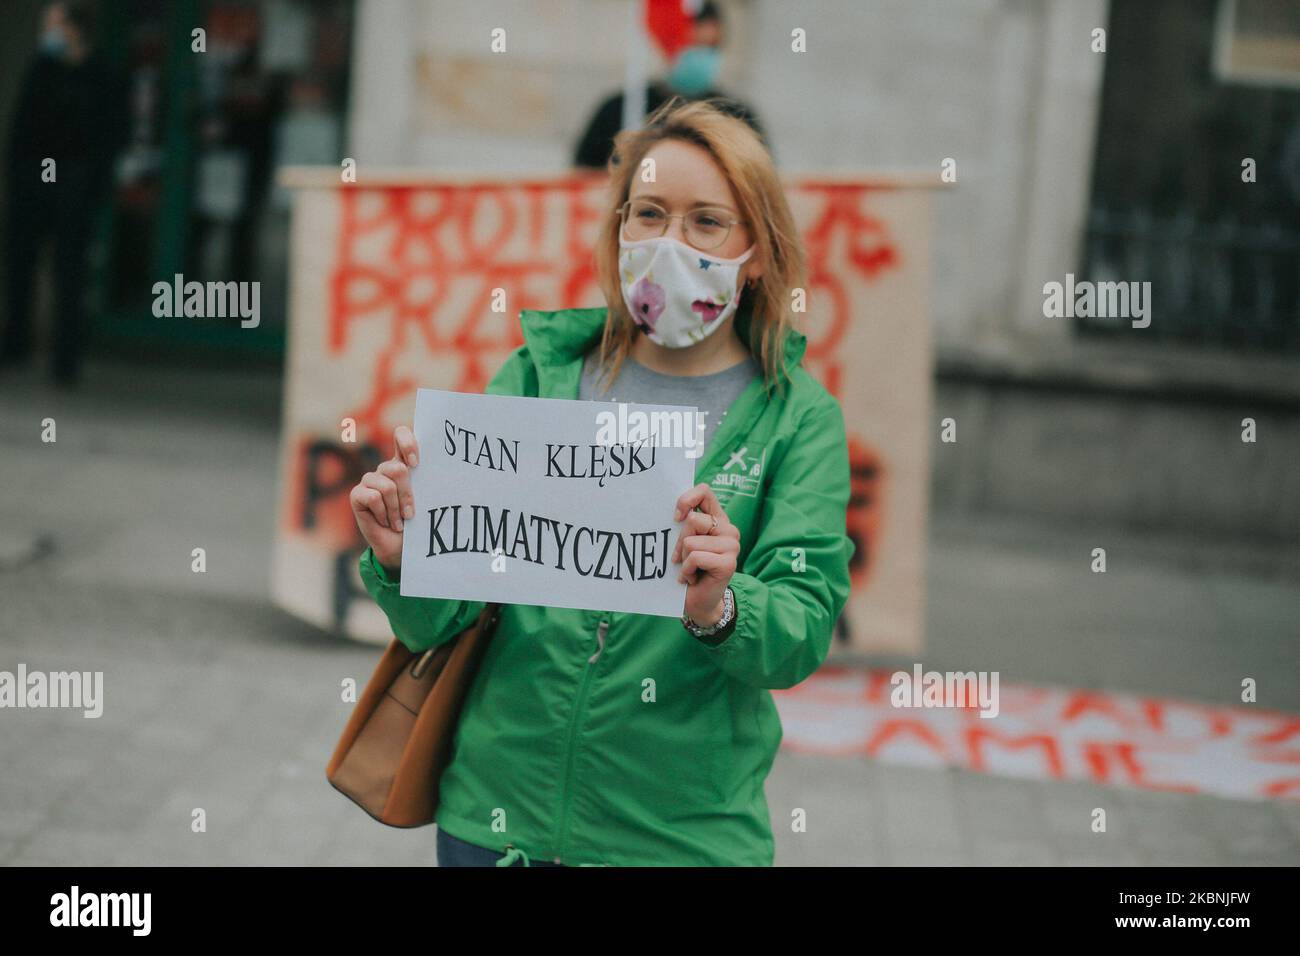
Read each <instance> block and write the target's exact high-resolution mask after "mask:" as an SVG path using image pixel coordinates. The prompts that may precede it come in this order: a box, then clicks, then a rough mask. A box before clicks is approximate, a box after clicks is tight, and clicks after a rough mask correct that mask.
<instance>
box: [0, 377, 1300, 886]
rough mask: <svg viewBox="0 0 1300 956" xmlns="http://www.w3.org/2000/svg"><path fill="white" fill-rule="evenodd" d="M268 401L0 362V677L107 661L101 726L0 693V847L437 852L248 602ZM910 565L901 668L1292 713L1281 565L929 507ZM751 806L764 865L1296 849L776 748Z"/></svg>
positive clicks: (348, 651) (1111, 798) (1141, 798)
mask: <svg viewBox="0 0 1300 956" xmlns="http://www.w3.org/2000/svg"><path fill="white" fill-rule="evenodd" d="M277 401H278V382H277V380H276V378H275V376H273V375H267V374H262V373H257V372H254V371H245V372H241V373H239V374H232V373H229V372H222V373H220V374H219V375H218V374H215V373H210V372H206V373H200V372H193V371H169V372H158V373H153V372H150V373H149V374H148V375H141V374H140V373H139V372H138V371H137V370H135V369H132V368H130V367H121V366H113V365H108V364H97V365H94V366H92V367H91V369H90V372H89V374H88V376H87V385H86V387H85V388H84V389H83V390H82V391H80V392H76V393H72V394H63V393H56V392H53V391H51V390H50V389H49V388H48V386H46V385H44V383H43V381H42V380H41V379H40V378H39V377H37V376H35V375H34V374H27V375H18V376H13V375H9V376H7V377H5V378H2V379H0V448H2V449H3V452H0V487H3V488H4V489H6V492H7V493H6V494H5V495H4V497H3V499H2V500H0V528H3V531H0V555H4V556H5V557H6V558H7V560H6V561H4V562H0V670H11V671H12V670H14V669H15V668H16V667H17V665H18V664H19V662H22V663H25V664H26V665H27V666H28V668H30V669H34V670H62V669H75V670H81V671H86V670H89V671H95V670H102V671H103V672H104V674H105V705H104V715H103V716H102V717H100V718H98V719H86V718H84V717H82V716H81V714H80V713H79V712H75V711H60V710H25V709H24V710H8V709H6V710H0V730H2V732H0V766H2V767H4V771H3V773H0V864H10V865H24V864H91V865H94V864H102V865H130V864H179V865H229V864H266V865H282V864H309V865H340V864H342V865H346V864H379V865H387V864H399V865H417V866H418V865H432V864H433V861H434V831H433V829H432V828H423V829H419V830H409V831H408V830H395V829H390V828H387V827H383V826H381V825H379V824H376V823H375V822H373V821H372V820H370V819H369V818H368V817H366V816H365V814H364V813H362V812H361V811H360V810H358V809H357V808H356V807H354V806H353V805H352V804H351V803H350V802H348V801H347V800H346V799H345V798H343V797H342V796H341V795H339V794H338V793H336V792H334V791H333V790H332V789H331V788H330V787H329V786H328V784H327V783H326V782H325V780H324V764H325V761H326V760H327V759H328V756H329V753H330V751H331V749H332V747H333V744H334V742H335V740H336V739H337V736H338V733H339V731H340V730H341V728H342V726H343V723H344V721H345V720H346V718H347V713H348V707H349V705H346V704H344V703H343V702H342V701H341V700H340V693H339V688H340V681H341V680H342V679H343V678H344V677H348V676H351V677H355V678H356V679H357V680H358V681H359V682H364V680H365V678H366V677H367V676H368V674H369V672H370V669H371V667H372V666H373V663H374V661H375V658H376V655H377V650H376V649H375V648H373V647H366V646H360V645H355V644H351V643H348V642H344V641H340V640H339V639H336V638H334V637H332V636H329V635H326V634H323V633H321V632H319V631H317V630H315V629H314V628H311V627H309V626H307V625H305V624H302V623H301V622H299V621H297V620H295V619H293V618H292V617H290V616H288V615H287V614H284V613H283V612H281V611H279V610H277V609H275V608H274V607H273V606H271V604H270V602H269V599H268V597H267V590H268V589H267V583H266V581H267V574H268V570H269V563H270V562H269V547H270V534H271V528H272V522H271V519H270V514H271V510H272V507H273V502H274V501H275V495H276V475H275V467H276V429H277V427H278V421H279V418H278V409H277ZM46 417H53V418H55V420H56V422H57V428H58V433H57V435H58V441H57V442H56V443H54V444H52V445H51V444H43V443H42V442H41V441H40V438H39V435H40V428H41V426H40V422H41V419H43V418H46ZM1097 541H1105V542H1107V543H1108V545H1109V547H1110V549H1111V554H1112V555H1115V554H1117V553H1118V554H1119V555H1123V563H1124V564H1125V565H1126V567H1125V568H1124V569H1123V571H1122V573H1118V574H1112V575H1111V577H1110V578H1109V579H1108V581H1107V587H1108V588H1109V590H1108V591H1107V592H1106V593H1105V595H1104V600H1099V595H1097V594H1088V593H1086V592H1085V591H1084V588H1083V587H1081V586H1080V584H1079V582H1078V580H1077V579H1076V575H1078V573H1079V572H1078V555H1079V554H1080V553H1083V554H1087V553H1088V552H1089V551H1090V549H1091V547H1093V546H1096V545H1095V542H1097ZM196 546H202V547H204V548H206V549H207V554H208V571H207V573H206V574H202V575H200V574H194V573H193V572H192V571H191V570H190V550H191V549H192V548H193V547H196ZM930 554H931V557H930V566H929V611H928V615H929V623H928V630H929V645H928V647H927V654H926V657H925V663H926V666H927V667H937V668H940V669H942V668H945V667H946V666H952V667H954V668H961V669H965V668H968V667H971V666H979V667H982V668H988V669H995V668H1002V669H1004V670H1005V671H1007V672H1008V674H1014V679H1016V680H1020V681H1026V682H1035V683H1045V684H1050V683H1056V684H1064V685H1066V686H1081V687H1082V686H1087V687H1098V688H1104V689H1108V690H1114V691H1137V692H1143V693H1154V694H1160V695H1168V696H1178V697H1183V698H1188V699H1193V700H1203V701H1207V702H1215V703H1232V702H1233V701H1234V696H1233V695H1234V694H1235V693H1236V689H1235V683H1234V682H1235V679H1236V678H1235V677H1233V676H1232V675H1237V674H1241V673H1253V674H1258V675H1260V682H1261V695H1262V697H1264V698H1266V699H1264V700H1262V701H1261V702H1262V703H1265V704H1266V705H1267V706H1268V707H1270V708H1272V709H1278V710H1283V711H1289V712H1293V713H1300V673H1298V670H1300V665H1298V663H1297V658H1298V655H1297V640H1296V639H1297V634H1296V621H1297V619H1298V618H1300V615H1297V610H1300V603H1298V601H1297V585H1296V574H1295V568H1296V566H1297V562H1296V560H1295V555H1294V554H1293V553H1290V552H1286V553H1279V552H1277V551H1276V550H1269V549H1267V548H1260V547H1257V546H1255V545H1252V544H1251V543H1249V542H1237V543H1225V542H1218V541H1216V542H1204V541H1190V542H1189V541H1161V540H1158V539H1155V538H1152V537H1151V536H1146V535H1133V534H1121V533H1119V532H1116V531H1114V530H1113V529H1093V528H1078V527H1073V528H1063V527H1059V526H1056V525H1052V524H1047V523H1036V522H1027V521H1025V520H1024V519H1016V520H1013V519H1009V518H994V517H986V518H982V519H979V520H973V519H968V518H966V519H957V518H954V517H951V516H945V515H944V514H943V513H942V512H939V513H938V514H936V517H935V520H934V521H933V523H932V530H931V552H930ZM1114 560H1115V558H1114V557H1112V561H1114ZM972 660H974V661H977V662H978V663H977V664H975V665H973V664H972ZM1225 675H1227V676H1225ZM1007 679H1012V678H1011V677H1010V676H1008V678H1007ZM767 794H768V801H769V805H770V808H771V812H772V819H773V828H774V832H775V833H776V840H777V863H778V865H833V866H843V865H894V864H904V865H938V866H958V865H990V864H1004V863H1005V864H1017V865H1018V864H1046V865H1153V864H1154V865H1190V864H1211V865H1219V864H1245V865H1296V864H1297V863H1300V803H1296V802H1281V801H1270V802H1246V801H1233V800H1224V799H1219V798H1215V797H1206V796H1188V795H1184V794H1162V793H1148V792H1142V791H1135V790H1120V789H1112V788H1106V787H1101V786H1097V785H1095V784H1090V783H1079V782H1051V781H1035V780H1021V779H1010V778H1002V777H994V776H988V775H983V774H976V773H968V772H964V771H960V770H954V769H948V770H931V769H919V768H912V767H905V766H894V765H887V764H881V763H877V762H873V761H868V760H865V759H860V758H830V757H814V756H808V755H798V754H792V753H786V752H783V753H782V754H780V756H779V757H778V758H777V762H776V765H775V767H774V769H773V772H772V775H771V777H770V778H769V780H768V784H767ZM1099 806H1100V807H1104V808H1106V810H1107V819H1108V830H1107V832H1106V833H1104V834H1095V833H1093V832H1091V829H1090V822H1091V812H1092V809H1093V808H1094V807H1099ZM195 808H202V809H203V810H204V811H205V813H206V818H207V832H206V833H193V832H192V829H191V819H192V817H191V815H192V813H193V811H194V809H195ZM796 810H802V811H803V816H804V817H805V818H806V821H807V825H806V830H805V831H803V832H793V830H792V813H794V811H796Z"/></svg>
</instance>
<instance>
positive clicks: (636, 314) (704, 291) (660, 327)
mask: <svg viewBox="0 0 1300 956" xmlns="http://www.w3.org/2000/svg"><path fill="white" fill-rule="evenodd" d="M754 249H755V247H754V246H750V247H749V248H748V249H747V250H745V252H744V253H743V254H742V255H740V256H739V257H737V258H735V259H719V258H718V257H717V256H711V255H709V254H708V253H705V252H700V251H699V250H698V249H695V248H692V247H691V246H688V245H686V243H684V242H679V241H678V240H676V239H673V238H672V237H670V236H656V237H654V238H652V239H637V240H634V241H628V240H626V239H622V238H620V239H619V254H618V264H619V273H620V275H621V285H622V287H623V301H624V302H626V303H627V307H628V310H629V311H630V312H631V313H632V318H633V319H634V320H635V321H636V324H637V325H638V326H640V327H641V329H642V331H643V332H645V334H646V337H647V338H648V339H650V341H651V342H654V343H655V344H656V345H662V346H664V347H665V348H670V349H684V348H688V347H689V346H692V345H694V344H695V343H697V342H702V341H703V340H704V339H705V338H707V337H708V336H709V335H711V334H712V333H713V331H714V330H715V329H718V328H720V327H721V326H722V325H724V324H725V323H726V320H727V317H728V316H730V315H731V314H732V313H733V312H735V311H736V303H737V302H738V301H739V298H740V295H739V288H738V282H737V279H738V277H739V275H740V267H741V266H742V265H744V264H745V262H746V261H748V259H749V257H750V256H752V255H753V254H754Z"/></svg>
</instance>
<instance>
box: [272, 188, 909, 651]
mask: <svg viewBox="0 0 1300 956" xmlns="http://www.w3.org/2000/svg"><path fill="white" fill-rule="evenodd" d="M282 179H283V182H284V183H285V184H286V185H288V186H290V187H292V188H293V189H294V206H293V226H292V238H291V289H290V316H289V335H288V358H287V377H286V386H285V403H284V417H283V431H282V438H281V459H280V480H281V483H280V488H281V493H280V502H279V509H278V518H277V522H278V523H277V533H276V544H275V555H274V560H273V565H272V568H273V572H272V574H273V576H272V593H273V596H274V598H275V600H276V601H277V603H279V604H280V605H281V606H282V607H284V608H286V609H287V610H289V611H291V612H292V613H294V614H297V615H299V616H301V617H303V618H305V619H306V620H309V621H312V622H313V623H316V624H318V625H320V626H322V627H326V628H330V629H333V630H337V631H340V632H343V633H346V634H348V635H351V636H354V637H359V638H364V639H369V640H375V641H386V640H387V639H388V636H389V631H388V627H387V622H386V621H385V620H384V619H383V616H382V614H381V613H380V612H379V610H378V608H376V607H375V606H374V604H373V602H371V601H370V600H369V598H368V596H367V595H366V594H365V592H364V590H363V589H362V587H361V583H360V580H359V577H358V575H357V570H356V564H357V561H356V559H357V556H358V555H359V553H360V552H361V550H362V548H363V546H364V545H363V542H362V540H361V539H360V537H359V535H358V534H357V531H356V528H355V526H354V524H353V521H352V517H351V514H350V511H349V507H348V491H349V489H350V488H351V486H352V485H353V484H355V482H356V481H357V479H358V478H359V477H360V476H361V474H363V473H364V472H365V471H367V470H369V469H371V468H373V467H374V466H375V465H376V464H377V463H378V462H379V461H381V460H383V459H384V458H386V457H388V456H389V455H391V454H392V448H391V435H392V430H393V428H394V427H395V426H396V425H398V424H401V423H409V422H410V421H411V418H412V413H413V409H414V400H415V391H416V389H417V388H419V387H428V388H443V389H452V390H456V391H471V392H472V391H481V390H482V389H483V387H484V385H485V384H486V383H487V381H488V379H489V378H490V377H491V376H492V374H493V373H494V372H495V371H496V369H497V368H498V367H499V366H500V364H501V362H502V361H504V359H505V358H506V356H507V355H508V354H509V352H510V351H511V350H512V349H514V348H515V347H516V346H518V345H519V344H521V343H522V334H521V332H520V329H519V324H518V316H519V313H520V311H521V310H523V309H559V308H567V307H573V306H591V305H601V304H603V302H602V300H601V297H600V294H599V290H598V289H597V287H596V276H595V267H594V262H593V258H592V254H591V253H592V248H593V245H594V242H595V237H596V232H597V229H598V227H599V222H600V220H601V218H602V217H603V216H605V215H608V214H611V210H609V209H607V208H606V207H607V206H608V205H609V201H608V196H607V193H606V189H605V181H604V177H603V176H562V177H550V178H524V177H515V178H493V179H490V180H488V179H482V180H478V179H475V180H468V179H463V178H461V179H454V178H434V177H413V176H411V175H404V176H371V177H368V178H367V180H366V181H364V182H361V183H356V184H342V183H340V182H339V177H338V173H337V171H336V170H328V171H327V170H288V171H286V173H285V174H284V175H283V177H282ZM933 179H934V177H927V178H926V179H925V180H921V179H917V178H906V177H893V178H881V177H872V176H867V175H863V176H847V177H846V176H839V177H836V178H816V177H802V178H798V179H792V180H790V181H788V182H787V183H786V191H787V195H788V197H789V199H790V202H791V205H792V207H793V209H794V212H795V217H796V220H797V222H798V224H799V226H800V229H801V231H802V235H803V238H804V241H805V243H806V246H807V249H808V255H809V266H810V274H809V280H808V281H809V288H808V312H807V314H806V315H805V316H803V319H804V321H803V323H802V325H803V330H804V331H805V332H806V333H807V334H808V337H809V348H808V352H807V357H806V363H807V366H808V368H809V370H810V371H811V372H812V373H813V374H814V375H816V376H817V377H818V378H819V379H820V380H821V381H822V382H823V383H824V384H825V385H826V386H827V387H828V388H829V389H830V390H831V391H832V392H833V393H834V394H835V395H836V397H838V398H839V400H840V402H841V404H842V405H843V407H844V413H845V420H846V423H847V426H848V430H849V443H850V454H851V458H852V469H853V497H852V501H851V503H850V513H849V521H848V523H849V529H848V530H849V534H850V535H851V536H852V537H853V538H854V540H855V542H856V544H857V551H856V554H855V555H854V558H853V565H852V573H853V592H852V595H851V597H850V601H849V606H848V608H847V609H846V611H845V614H844V615H843V616H842V618H841V620H840V622H839V625H838V627H837V640H836V647H837V648H842V649H844V648H847V649H852V650H855V651H867V650H875V651H898V652H911V653H917V652H919V651H920V650H921V643H922V625H923V615H922V600H923V581H924V570H925V569H924V552H925V547H924V542H925V519H926V505H927V502H926V495H927V490H928V487H929V465H928V440H929V435H930V431H931V429H930V426H929V415H930V405H931V346H930V326H929V317H928V314H927V299H926V297H927V291H928V287H929V277H930V268H929V260H930V218H931V195H932V189H931V187H932V185H933V183H932V180H933Z"/></svg>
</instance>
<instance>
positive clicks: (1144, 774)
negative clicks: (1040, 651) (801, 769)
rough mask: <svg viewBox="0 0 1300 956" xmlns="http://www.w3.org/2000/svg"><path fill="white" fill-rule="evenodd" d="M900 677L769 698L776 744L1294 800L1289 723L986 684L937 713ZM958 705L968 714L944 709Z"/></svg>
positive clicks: (813, 682) (1036, 775)
mask: <svg viewBox="0 0 1300 956" xmlns="http://www.w3.org/2000/svg"><path fill="white" fill-rule="evenodd" d="M908 677H909V675H908V673H907V672H901V673H900V672H896V671H889V670H885V669H871V670H868V671H862V670H848V669H845V668H840V667H825V668H822V669H821V670H820V671H818V672H817V673H816V674H814V675H813V676H812V677H810V678H809V679H808V680H806V681H804V682H803V683H802V684H800V685H799V686H798V687H794V688H791V689H790V690H783V691H776V692H775V693H774V696H775V698H776V704H777V709H778V711H779V712H780V714H781V725H782V727H783V728H784V730H785V736H784V738H783V740H782V746H783V747H785V748H786V749H788V750H791V751H796V752H801V753H816V754H828V755H839V756H846V755H856V756H862V757H868V758H871V759H874V760H880V761H882V762H885V763H898V764H908V765H911V766H917V767H935V768H938V767H960V768H962V769H964V770H973V771H979V772H982V773H991V774H999V775H1003V776H1009V777H1021V778H1032V779H1048V780H1087V781H1091V782H1093V783H1098V784H1103V785H1113V786H1124V787H1134V788H1138V789H1142V790H1156V791H1165V792H1171V793H1211V794H1217V795H1218V796H1222V797H1234V798H1237V799H1246V800H1267V799H1287V800H1300V716H1297V715H1294V714H1285V713H1280V712H1278V711H1269V710H1264V709H1256V708H1255V707H1254V706H1240V707H1223V706H1214V705H1209V704H1198V703H1189V702H1184V701H1177V700H1168V699H1164V698H1158V697H1139V696H1132V695H1126V694H1112V693H1108V692H1106V691H1099V690H1071V689H1068V688H1060V687H1033V686H1028V685H1024V684H1013V683H1007V682H996V683H992V689H993V690H994V691H995V692H996V694H995V698H996V699H995V701H994V702H993V705H992V706H987V705H986V704H985V702H983V701H981V700H975V699H973V697H974V696H975V695H968V696H963V697H953V696H951V695H948V694H936V695H934V696H935V698H936V699H938V700H940V701H942V702H943V703H944V704H945V706H937V707H936V706H924V701H923V700H922V699H921V698H920V695H916V694H909V693H903V694H899V693H898V690H899V688H900V687H901V686H903V684H905V683H909V681H908ZM985 683H986V685H987V684H988V683H991V682H985ZM918 702H920V703H922V706H915V704H916V703H918ZM958 703H964V704H965V706H950V705H952V704H958ZM899 704H903V705H905V706H899ZM984 715H988V716H984Z"/></svg>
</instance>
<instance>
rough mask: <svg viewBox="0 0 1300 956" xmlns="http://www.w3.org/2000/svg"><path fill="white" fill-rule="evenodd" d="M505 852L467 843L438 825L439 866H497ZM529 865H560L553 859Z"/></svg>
mask: <svg viewBox="0 0 1300 956" xmlns="http://www.w3.org/2000/svg"><path fill="white" fill-rule="evenodd" d="M504 856H505V854H504V853H498V852H496V851H495V850H489V849H486V848H485V847H481V846H475V845H474V844H473V843H466V842H465V841H464V840H461V839H459V838H457V837H454V836H452V835H451V834H450V833H448V832H447V831H446V830H444V829H443V828H442V827H438V866H440V867H443V866H496V865H497V861H498V860H500V859H501V858H502V857H504ZM513 865H514V866H523V865H524V862H523V860H518V861H516V862H515V863H514V864H513ZM527 865H528V866H560V864H559V863H555V862H554V861H551V860H529V861H528V864H527Z"/></svg>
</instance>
